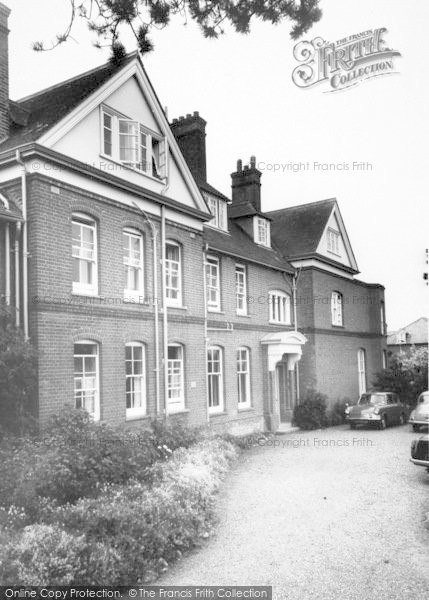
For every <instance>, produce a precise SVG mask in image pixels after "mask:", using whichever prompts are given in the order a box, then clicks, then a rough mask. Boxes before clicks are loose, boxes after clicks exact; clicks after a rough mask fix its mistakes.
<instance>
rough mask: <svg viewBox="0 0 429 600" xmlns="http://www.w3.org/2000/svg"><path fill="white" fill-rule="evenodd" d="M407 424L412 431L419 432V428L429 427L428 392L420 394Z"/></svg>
mask: <svg viewBox="0 0 429 600" xmlns="http://www.w3.org/2000/svg"><path fill="white" fill-rule="evenodd" d="M409 422H410V423H411V425H412V427H413V431H419V429H420V427H429V392H422V393H421V394H420V396H419V397H418V400H417V405H416V408H415V409H414V410H413V411H412V412H411V414H410V419H409Z"/></svg>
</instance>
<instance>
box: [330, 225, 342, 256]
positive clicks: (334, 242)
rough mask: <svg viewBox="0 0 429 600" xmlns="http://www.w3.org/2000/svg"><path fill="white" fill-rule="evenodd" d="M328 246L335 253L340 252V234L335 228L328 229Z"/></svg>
mask: <svg viewBox="0 0 429 600" xmlns="http://www.w3.org/2000/svg"><path fill="white" fill-rule="evenodd" d="M327 246H328V252H333V253H334V254H338V255H339V254H340V234H339V232H338V231H335V229H331V228H329V229H328V232H327Z"/></svg>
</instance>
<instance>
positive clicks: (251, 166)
mask: <svg viewBox="0 0 429 600" xmlns="http://www.w3.org/2000/svg"><path fill="white" fill-rule="evenodd" d="M250 168H251V169H256V157H255V156H251V157H250Z"/></svg>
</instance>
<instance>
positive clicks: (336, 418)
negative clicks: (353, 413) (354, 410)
mask: <svg viewBox="0 0 429 600" xmlns="http://www.w3.org/2000/svg"><path fill="white" fill-rule="evenodd" d="M350 404H351V400H350V398H343V399H342V400H337V401H336V402H335V403H334V404H333V405H332V406H331V407H330V408H329V410H328V423H329V425H332V426H334V425H342V424H343V423H345V422H346V415H345V414H344V411H345V408H346V406H348V405H350Z"/></svg>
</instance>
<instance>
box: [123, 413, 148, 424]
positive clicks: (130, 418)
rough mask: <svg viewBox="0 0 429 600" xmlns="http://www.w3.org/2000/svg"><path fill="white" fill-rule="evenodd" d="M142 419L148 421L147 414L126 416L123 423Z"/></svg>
mask: <svg viewBox="0 0 429 600" xmlns="http://www.w3.org/2000/svg"><path fill="white" fill-rule="evenodd" d="M143 419H150V416H149V415H147V414H141V415H126V416H125V421H127V422H128V421H142V420H143Z"/></svg>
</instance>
